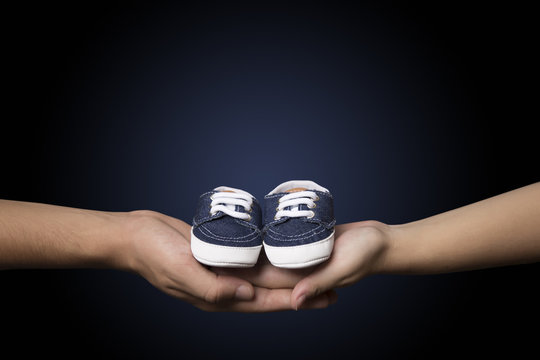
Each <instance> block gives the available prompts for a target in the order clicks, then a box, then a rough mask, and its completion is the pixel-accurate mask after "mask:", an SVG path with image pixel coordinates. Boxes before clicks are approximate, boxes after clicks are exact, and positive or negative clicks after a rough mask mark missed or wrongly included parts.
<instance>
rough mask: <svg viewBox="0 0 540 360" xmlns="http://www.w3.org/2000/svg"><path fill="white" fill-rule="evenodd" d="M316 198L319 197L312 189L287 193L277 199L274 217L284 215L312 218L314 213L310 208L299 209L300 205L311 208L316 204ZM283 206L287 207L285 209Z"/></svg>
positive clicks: (277, 218) (279, 217)
mask: <svg viewBox="0 0 540 360" xmlns="http://www.w3.org/2000/svg"><path fill="white" fill-rule="evenodd" d="M317 200H319V197H318V196H317V194H316V193H315V192H313V191H298V192H293V193H290V194H287V195H285V196H283V197H281V198H280V199H279V205H278V207H277V209H276V211H277V212H276V215H275V216H274V219H275V220H279V219H281V218H282V217H284V216H288V217H303V216H305V217H307V218H312V217H313V216H315V213H314V212H313V211H311V210H300V205H307V207H308V208H310V209H313V208H314V207H316V206H317V204H315V201H317ZM285 208H289V209H287V210H285Z"/></svg>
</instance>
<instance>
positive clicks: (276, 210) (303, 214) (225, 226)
mask: <svg viewBox="0 0 540 360" xmlns="http://www.w3.org/2000/svg"><path fill="white" fill-rule="evenodd" d="M335 223H336V221H335V219H334V209H333V198H332V195H331V194H330V192H329V191H328V190H327V189H325V188H323V187H322V186H320V185H317V184H316V183H314V182H313V181H309V180H292V181H287V182H285V183H283V184H281V185H279V186H278V187H276V188H275V189H274V190H272V191H271V192H270V193H269V194H268V195H266V196H265V197H264V214H263V212H262V210H261V206H260V205H259V203H258V201H257V199H256V198H255V197H253V196H252V195H251V194H249V193H248V192H246V191H243V190H239V189H235V188H231V187H226V186H220V187H217V188H215V189H214V190H212V191H209V192H207V193H204V194H202V195H201V196H200V198H199V201H198V204H197V209H196V213H195V216H194V218H193V226H192V228H191V251H192V253H193V256H194V257H195V258H196V259H197V260H198V261H199V262H201V263H203V264H205V265H210V266H219V267H252V266H253V265H255V263H256V262H257V259H258V257H259V253H260V251H261V248H262V246H263V244H264V250H265V252H266V256H267V257H268V260H270V262H271V263H272V264H273V265H274V266H278V267H282V268H291V269H293V268H303V267H308V266H311V265H316V264H319V263H321V262H323V261H325V260H327V259H328V258H329V257H330V254H331V253H332V249H333V246H334V225H335Z"/></svg>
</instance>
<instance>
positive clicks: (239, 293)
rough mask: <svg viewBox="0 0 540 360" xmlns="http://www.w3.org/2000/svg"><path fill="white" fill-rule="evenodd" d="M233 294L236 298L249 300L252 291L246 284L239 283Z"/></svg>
mask: <svg viewBox="0 0 540 360" xmlns="http://www.w3.org/2000/svg"><path fill="white" fill-rule="evenodd" d="M234 296H235V298H236V299H237V300H251V298H252V297H253V293H252V292H251V289H250V288H249V287H248V286H246V285H240V286H239V287H238V288H237V289H236V293H235V294H234Z"/></svg>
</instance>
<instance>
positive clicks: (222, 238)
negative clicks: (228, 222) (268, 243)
mask: <svg viewBox="0 0 540 360" xmlns="http://www.w3.org/2000/svg"><path fill="white" fill-rule="evenodd" d="M199 229H200V230H201V232H202V233H203V234H204V235H205V236H208V237H209V238H211V239H214V240H218V241H232V242H249V241H251V240H255V238H257V236H259V233H258V232H257V230H253V232H252V233H250V234H247V235H244V236H241V237H228V236H221V235H217V234H214V233H213V232H212V231H210V230H209V229H208V228H207V227H206V226H204V225H201V226H199ZM203 230H204V231H203ZM252 235H255V236H253V237H252V238H251V239H249V240H247V239H246V240H240V239H245V238H247V237H250V236H252Z"/></svg>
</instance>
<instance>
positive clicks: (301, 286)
mask: <svg viewBox="0 0 540 360" xmlns="http://www.w3.org/2000/svg"><path fill="white" fill-rule="evenodd" d="M326 265H327V264H325V266H323V267H321V268H319V269H317V270H315V271H314V272H313V273H311V274H310V275H309V276H307V277H305V278H304V279H302V280H300V281H299V282H298V284H296V286H295V287H294V289H293V292H292V294H291V306H292V307H293V309H297V310H298V309H299V308H300V306H302V304H303V303H304V302H305V301H306V300H308V299H310V298H313V297H316V296H317V295H319V294H322V293H325V292H326V291H328V290H332V289H333V288H335V287H337V285H338V283H339V280H340V276H339V274H338V273H337V272H336V271H335V269H333V268H332V267H331V266H326Z"/></svg>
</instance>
